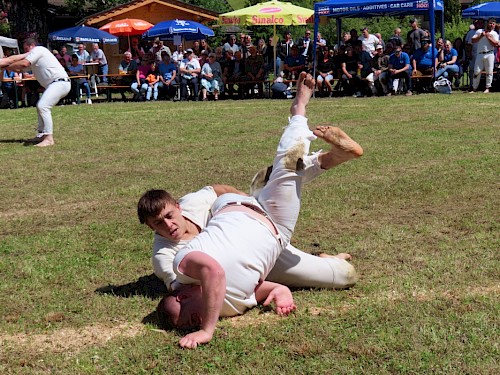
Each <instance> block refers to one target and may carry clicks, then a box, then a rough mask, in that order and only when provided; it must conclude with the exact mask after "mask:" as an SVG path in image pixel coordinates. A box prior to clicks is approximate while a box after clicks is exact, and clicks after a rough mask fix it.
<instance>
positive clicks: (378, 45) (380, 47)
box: [375, 44, 384, 49]
mask: <svg viewBox="0 0 500 375" xmlns="http://www.w3.org/2000/svg"><path fill="white" fill-rule="evenodd" d="M375 49H384V47H382V44H377V47H376V48H375Z"/></svg>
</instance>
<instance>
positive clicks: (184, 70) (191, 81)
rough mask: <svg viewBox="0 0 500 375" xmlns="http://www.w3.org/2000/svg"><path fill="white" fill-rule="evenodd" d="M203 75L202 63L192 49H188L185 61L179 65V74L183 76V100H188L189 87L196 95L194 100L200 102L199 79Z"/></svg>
mask: <svg viewBox="0 0 500 375" xmlns="http://www.w3.org/2000/svg"><path fill="white" fill-rule="evenodd" d="M200 73H201V67H200V62H199V61H198V59H197V58H196V56H195V55H194V53H193V50H192V49H191V48H188V49H187V50H186V52H185V53H184V59H183V60H182V61H181V63H180V65H179V74H180V76H181V100H187V99H188V97H187V87H188V85H189V86H190V87H191V88H192V90H191V93H192V94H193V95H194V100H196V101H198V100H199V97H198V91H199V81H198V77H199V75H200Z"/></svg>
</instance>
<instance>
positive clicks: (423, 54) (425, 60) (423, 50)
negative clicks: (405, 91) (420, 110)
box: [412, 39, 439, 91]
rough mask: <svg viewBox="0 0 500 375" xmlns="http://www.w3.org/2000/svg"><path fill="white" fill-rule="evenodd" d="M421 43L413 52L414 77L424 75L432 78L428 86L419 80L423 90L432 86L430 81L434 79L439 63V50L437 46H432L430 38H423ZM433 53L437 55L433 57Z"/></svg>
mask: <svg viewBox="0 0 500 375" xmlns="http://www.w3.org/2000/svg"><path fill="white" fill-rule="evenodd" d="M420 44H421V47H420V48H419V49H417V50H416V51H415V52H414V53H413V58H412V66H413V71H412V75H413V77H422V76H424V77H426V78H431V79H429V82H428V85H427V86H426V85H424V84H423V83H422V82H419V86H420V89H421V90H422V91H427V89H429V88H430V87H431V86H430V83H431V81H432V77H433V74H434V69H435V68H437V65H438V56H439V52H438V50H437V49H436V48H434V47H431V44H430V40H429V39H422V40H421V42H420ZM433 53H434V56H435V57H434V59H433V58H432V55H433Z"/></svg>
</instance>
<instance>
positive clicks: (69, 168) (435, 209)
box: [0, 93, 500, 374]
mask: <svg viewBox="0 0 500 375" xmlns="http://www.w3.org/2000/svg"><path fill="white" fill-rule="evenodd" d="M499 99H500V96H499V94H491V95H479V94H478V95H476V96H470V95H465V94H460V93H456V94H453V95H451V96H446V95H438V94H434V95H418V96H414V97H411V98H407V97H392V98H370V99H353V98H342V99H334V100H331V99H330V100H328V99H314V100H312V102H311V104H310V106H309V110H308V111H309V118H310V124H311V125H315V124H320V123H334V124H336V125H338V126H340V127H341V128H343V129H344V130H345V131H346V132H347V133H348V134H349V135H351V136H352V137H353V138H354V139H355V140H356V141H358V142H359V143H360V144H361V145H362V146H363V147H364V150H365V155H364V156H363V158H361V159H360V160H357V161H354V162H350V163H346V164H345V165H342V166H340V167H339V168H337V169H335V170H333V171H330V172H329V173H327V174H325V175H323V176H322V177H321V178H319V179H317V180H315V181H313V182H312V183H311V184H309V185H308V186H307V188H305V189H304V196H303V208H302V212H301V216H300V219H299V223H298V226H297V229H296V232H295V235H294V243H295V245H297V246H298V247H300V248H302V249H304V250H305V251H308V252H317V251H325V252H330V253H334V252H349V253H351V254H352V255H353V257H354V260H353V264H354V265H355V267H356V268H357V270H358V272H359V274H360V281H359V283H358V285H356V286H355V287H354V288H352V289H350V290H346V291H335V292H332V291H327V290H298V291H294V297H295V299H296V303H297V305H298V311H297V312H296V313H295V314H293V315H292V316H290V317H288V318H279V317H277V316H276V315H275V314H274V313H272V312H269V311H266V310H263V309H260V308H256V309H253V310H251V311H249V312H248V313H247V314H245V315H244V316H242V317H238V318H233V319H226V320H223V321H221V322H220V323H219V329H218V330H217V331H216V335H215V338H214V340H213V341H212V342H211V343H210V344H209V345H206V346H203V347H200V348H198V349H197V350H196V351H189V350H182V349H180V348H178V346H177V341H178V339H179V335H178V334H177V333H176V332H171V331H167V332H165V331H159V330H156V328H157V327H156V326H155V316H154V310H155V307H156V304H157V303H158V301H159V299H160V295H161V291H162V288H161V286H159V285H158V283H157V282H156V280H155V279H154V278H152V277H150V276H149V275H150V274H151V273H152V271H151V264H150V251H151V250H150V248H151V242H152V234H151V233H150V231H149V229H148V228H146V227H145V226H141V225H140V224H139V223H138V220H137V217H136V211H135V210H136V203H137V201H138V199H139V196H140V195H141V194H142V193H143V192H144V191H145V190H147V189H150V188H165V189H167V190H169V191H171V192H172V193H173V194H174V195H175V196H181V195H182V194H184V193H186V192H189V191H193V190H195V189H198V188H200V187H202V186H204V185H206V184H211V183H226V184H231V185H234V186H235V187H237V188H239V189H242V190H247V187H248V185H249V182H250V180H251V178H252V176H253V174H254V173H255V172H256V171H257V170H258V169H259V168H260V167H262V166H264V165H267V164H269V163H270V162H271V160H272V156H273V151H274V150H275V147H276V143H277V140H278V137H279V135H280V133H281V129H282V127H283V126H284V125H285V124H286V116H288V108H289V105H290V102H289V101H269V100H256V101H229V102H217V103H214V102H208V103H170V102H161V103H110V104H97V105H93V106H87V105H81V106H78V107H76V106H66V107H58V108H55V109H54V111H53V116H54V121H55V139H56V146H54V147H51V148H46V149H37V148H34V147H23V145H22V143H19V142H16V140H19V139H25V138H29V137H31V136H33V134H34V131H33V129H34V124H35V123H36V111H35V109H32V108H31V109H24V110H4V111H2V116H1V118H0V131H1V134H2V136H1V137H0V138H1V139H0V184H1V185H0V186H1V194H0V204H1V209H0V275H1V282H0V316H1V319H0V344H1V346H0V373H6V374H11V373H12V374H39V373H59V374H87V373H88V374H95V373H97V374H124V373H127V374H145V373H147V374H149V373H153V374H155V373H157V374H163V373H172V374H195V373H200V374H206V373H208V374H210V373H213V374H235V373H238V374H250V373H253V374H255V373H257V374H275V373H276V372H278V371H279V372H284V373H292V374H360V373H364V374H393V373H398V374H399V373H402V374H415V373H419V374H494V373H497V372H498V368H499V363H498V358H499V348H498V337H499V334H500V332H499V327H498V316H500V306H499V298H498V297H499V290H500V288H499V271H498V270H499V266H500V264H499V263H500V262H499V252H498V249H499V247H500V246H499V235H498V233H499V231H498V222H499V214H498V212H499V211H500V210H499V194H498V176H499V158H498V150H499V147H498V143H499V138H500V137H499V126H498V120H497V119H498V118H499V115H500V107H499V105H498V102H499ZM326 147H327V145H326V144H323V143H321V142H320V141H318V142H315V143H313V148H314V149H315V150H317V149H320V148H326ZM110 291H113V292H114V294H113V293H110Z"/></svg>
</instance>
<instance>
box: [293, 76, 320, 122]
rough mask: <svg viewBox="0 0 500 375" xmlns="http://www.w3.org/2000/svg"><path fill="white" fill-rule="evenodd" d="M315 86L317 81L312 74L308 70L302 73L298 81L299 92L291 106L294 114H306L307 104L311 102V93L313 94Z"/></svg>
mask: <svg viewBox="0 0 500 375" xmlns="http://www.w3.org/2000/svg"><path fill="white" fill-rule="evenodd" d="M314 86H315V81H314V78H313V76H312V75H310V74H307V73H306V72H302V73H300V75H299V79H298V81H297V93H296V94H295V99H294V100H293V103H292V106H291V107H290V113H291V114H292V116H296V115H301V116H305V114H306V106H307V104H308V103H309V99H310V98H311V95H312V94H313V91H314Z"/></svg>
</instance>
